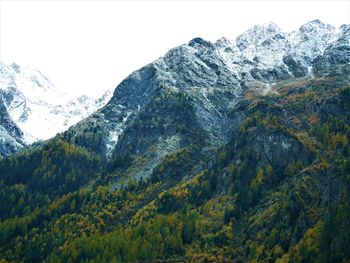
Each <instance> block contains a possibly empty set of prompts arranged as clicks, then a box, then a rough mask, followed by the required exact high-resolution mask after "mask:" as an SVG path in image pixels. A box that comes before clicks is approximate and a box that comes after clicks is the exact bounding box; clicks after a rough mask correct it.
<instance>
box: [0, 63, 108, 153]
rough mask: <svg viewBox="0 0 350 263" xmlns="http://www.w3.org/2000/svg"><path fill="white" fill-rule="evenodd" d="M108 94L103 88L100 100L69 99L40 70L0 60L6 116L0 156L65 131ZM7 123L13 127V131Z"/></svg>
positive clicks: (101, 103) (0, 88)
mask: <svg viewBox="0 0 350 263" xmlns="http://www.w3.org/2000/svg"><path fill="white" fill-rule="evenodd" d="M111 95H112V94H111V92H109V91H106V93H105V94H104V95H103V96H102V97H101V98H99V99H93V98H90V97H88V96H86V95H82V96H80V97H77V98H74V99H69V96H68V94H66V93H64V92H63V91H61V90H59V89H57V88H56V87H55V86H54V84H53V83H52V82H51V81H50V80H49V79H48V78H47V77H46V76H44V75H43V74H42V73H41V72H40V71H38V70H34V69H31V68H21V67H20V66H19V65H17V64H12V65H5V64H3V63H0V101H1V104H2V105H3V106H2V109H1V114H3V116H7V117H6V119H7V122H1V123H0V125H1V126H2V133H3V135H2V137H3V138H6V139H3V140H5V141H6V142H5V143H1V146H0V148H1V155H5V156H6V155H7V154H8V153H11V152H13V151H14V150H17V149H20V148H21V147H23V146H24V145H27V144H31V143H33V142H35V141H38V140H47V139H50V138H52V137H53V136H55V135H56V134H57V133H59V132H63V131H65V130H67V129H68V128H69V127H70V126H71V125H73V124H76V123H77V122H79V121H80V120H82V119H84V118H85V117H87V116H88V115H90V114H91V113H93V112H94V111H96V110H97V109H99V108H101V107H102V106H104V105H105V104H106V103H107V101H108V100H109V99H110V97H111ZM4 118H5V117H4ZM6 123H7V124H6ZM9 123H12V124H11V127H16V128H15V129H16V133H13V129H14V128H11V127H9V126H8V125H9Z"/></svg>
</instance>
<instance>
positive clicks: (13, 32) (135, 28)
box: [0, 0, 350, 96]
mask: <svg viewBox="0 0 350 263" xmlns="http://www.w3.org/2000/svg"><path fill="white" fill-rule="evenodd" d="M317 18H318V19H320V20H321V21H323V22H324V23H329V24H332V25H334V26H336V27H339V26H340V25H342V24H349V23H350V1H349V0H343V1H336V0H332V1H315V0H314V1H302V0H299V1H295V0H294V1H284V0H275V1H263V0H260V1H251V0H245V1H199V0H197V1H167V0H159V1H146V0H142V1H130V0H129V1H82V0H76V1H50V0H47V1H43V0H42V1H30V0H25V1H10V0H0V60H1V61H2V62H5V63H7V64H9V63H12V62H16V63H18V64H19V65H21V66H31V67H34V68H36V69H39V70H40V71H41V72H43V73H44V74H45V75H46V76H48V77H49V78H50V79H51V80H52V81H53V82H54V83H55V85H56V87H58V88H60V89H63V90H65V91H70V92H74V93H75V94H81V93H87V94H89V95H92V96H97V95H100V94H101V93H102V92H103V91H105V90H107V89H114V88H115V87H116V86H117V84H118V83H119V82H120V81H122V80H123V79H124V78H125V77H127V76H128V75H129V74H130V73H131V72H132V71H134V70H136V69H138V68H140V67H142V66H144V65H146V64H148V63H150V62H152V61H153V60H155V59H157V58H158V57H160V56H162V55H164V54H165V53H166V52H167V51H168V50H169V49H170V48H173V47H175V46H177V45H180V44H182V43H185V42H188V41H189V40H191V39H192V38H194V37H197V36H198V37H202V38H204V39H207V40H210V41H213V42H214V41H215V40H217V39H218V38H220V37H222V36H226V37H228V38H232V39H233V38H235V37H236V36H238V35H239V34H241V33H243V32H244V31H245V30H246V29H248V28H249V27H251V26H253V25H255V24H262V23H264V22H270V21H273V22H275V23H276V24H278V25H279V26H280V27H281V28H282V29H284V30H286V31H292V30H296V29H298V28H299V27H300V26H301V25H302V24H304V23H306V22H307V21H310V20H313V19H317Z"/></svg>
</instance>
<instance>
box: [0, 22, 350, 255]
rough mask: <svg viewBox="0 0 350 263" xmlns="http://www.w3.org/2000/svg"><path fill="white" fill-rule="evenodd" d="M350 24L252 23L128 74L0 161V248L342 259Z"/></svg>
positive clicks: (347, 205)
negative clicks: (96, 102) (76, 118)
mask: <svg viewBox="0 0 350 263" xmlns="http://www.w3.org/2000/svg"><path fill="white" fill-rule="evenodd" d="M349 29H350V27H349V25H343V26H341V27H340V28H338V29H336V28H334V27H333V26H331V25H327V24H324V23H322V22H321V21H319V20H314V21H310V22H308V23H306V24H304V25H302V26H301V27H300V28H299V29H298V30H296V31H293V32H283V31H282V30H281V29H280V28H279V27H278V26H277V25H276V24H274V23H268V24H264V25H256V26H253V27H252V28H250V29H248V30H247V31H246V32H244V33H243V34H241V35H240V36H238V37H237V38H236V39H229V38H221V39H219V40H218V41H216V42H215V43H211V42H210V41H206V40H204V39H202V38H194V39H192V40H191V41H189V42H188V43H186V44H183V45H181V46H178V47H175V48H173V49H171V50H169V52H168V53H166V54H165V55H164V56H163V57H160V58H159V59H157V60H156V61H154V62H152V63H150V64H148V65H146V66H144V67H143V68H141V69H139V70H136V71H134V72H133V73H132V74H131V75H129V76H128V77H127V78H126V79H125V80H123V81H122V82H121V83H120V84H119V85H118V86H117V87H116V89H115V91H114V93H113V96H112V98H111V99H110V101H109V102H108V103H107V104H106V105H105V106H103V107H102V108H100V109H99V110H97V111H95V112H94V113H92V114H91V115H90V116H89V117H87V118H85V119H84V120H82V121H80V122H78V123H77V124H75V125H73V126H72V127H70V128H69V129H68V130H66V131H64V132H62V133H60V134H57V135H56V136H55V137H53V138H51V139H50V140H47V141H44V142H41V143H38V144H35V145H33V146H31V147H26V148H25V150H24V151H21V152H18V153H17V154H14V155H12V156H11V157H9V158H3V159H1V160H0V185H1V189H0V197H1V198H0V200H1V201H0V202H1V203H0V204H1V205H0V220H1V221H0V231H1V234H0V259H2V258H3V259H4V260H5V262H7V261H9V262H17V261H18V262H22V261H23V262H173V261H175V262H187V261H188V262H347V261H349V260H350V252H349V249H348V248H349V246H350V232H349V229H350V224H349V220H348V218H349V217H350V195H349V193H350V144H349V139H350V115H349V112H350V103H349V102H350V77H349V76H350V62H349V61H350V35H349V34H350V33H349V32H350V31H349ZM0 103H1V100H0ZM1 105H2V106H1ZM4 105H5V106H4ZM6 107H8V106H7V105H6V101H3V102H2V104H0V111H4V112H5V110H4V109H5V108H6ZM10 117H11V116H10V115H9V114H7V115H4V117H2V119H1V125H2V126H0V128H1V127H4V130H5V129H6V134H9V136H12V138H13V137H14V136H17V137H18V138H22V137H21V136H23V133H22V132H21V130H20V129H19V128H18V126H17V125H16V124H15V123H14V121H12V120H11V118H10ZM1 129H2V128H1ZM4 134H5V133H4ZM17 137H16V138H17ZM4 138H5V136H4ZM6 138H7V137H6ZM4 142H5V143H6V140H5V141H4ZM14 143H17V144H18V145H22V144H23V141H22V140H20V139H19V140H18V141H14ZM1 149H2V148H1ZM1 151H3V150H1Z"/></svg>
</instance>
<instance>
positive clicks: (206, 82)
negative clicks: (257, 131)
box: [72, 20, 350, 156]
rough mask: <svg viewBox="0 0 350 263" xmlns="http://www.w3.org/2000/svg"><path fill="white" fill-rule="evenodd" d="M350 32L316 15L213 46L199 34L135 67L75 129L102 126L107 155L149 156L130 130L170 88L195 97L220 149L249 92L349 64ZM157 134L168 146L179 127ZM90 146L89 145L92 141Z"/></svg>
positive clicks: (201, 121)
mask: <svg viewBox="0 0 350 263" xmlns="http://www.w3.org/2000/svg"><path fill="white" fill-rule="evenodd" d="M349 34H350V31H349V25H343V26H342V27H340V28H339V29H335V28H334V27H333V26H331V25H326V24H324V23H322V22H321V21H319V20H314V21H311V22H308V23H306V24H304V25H302V26H301V27H300V28H299V29H298V30H297V31H293V32H291V33H285V32H283V31H282V30H281V29H280V28H279V27H278V26H277V25H276V24H274V23H269V24H264V25H262V26H254V27H252V28H250V29H249V30H247V31H246V32H244V33H243V34H242V35H240V36H238V37H237V38H236V39H235V40H229V39H227V38H221V39H219V40H218V41H216V42H215V43H211V42H209V41H206V40H203V39H201V38H194V39H193V40H191V41H190V42H189V43H187V44H183V45H181V46H179V47H176V48H173V49H171V50H170V51H169V52H168V53H167V54H165V55H164V57H161V58H159V59H157V60H156V61H154V62H153V63H150V64H149V65H147V66H145V67H143V68H141V69H140V70H137V71H135V72H133V73H132V74H131V75H130V76H129V77H127V78H126V79H125V80H124V81H122V82H121V83H120V84H119V85H118V87H117V88H116V90H115V92H114V94H113V97H112V99H111V100H110V102H109V103H108V104H107V105H106V106H105V107H104V108H102V109H101V110H99V111H97V112H96V113H94V114H93V115H92V116H91V117H89V118H88V119H86V120H84V121H83V122H81V123H80V124H78V125H77V126H75V127H74V128H72V129H73V130H72V133H77V134H82V133H83V131H84V130H89V129H90V130H91V129H92V127H95V129H98V130H99V131H100V132H101V136H100V141H99V143H98V144H99V146H98V151H97V152H99V153H103V154H104V155H107V156H118V155H125V154H131V153H132V154H134V153H135V152H137V153H138V154H141V155H142V154H143V153H144V154H146V152H147V149H145V148H142V149H141V148H140V149H137V146H136V145H139V144H138V143H137V142H138V141H139V140H142V136H139V135H135V133H134V134H132V133H131V134H130V133H128V131H129V129H128V128H127V127H129V126H130V125H131V124H132V123H133V122H137V121H138V118H139V116H140V114H141V113H142V112H143V111H144V109H145V108H146V107H147V105H149V104H152V103H153V100H154V98H155V94H156V90H157V89H158V88H159V87H166V88H167V89H170V90H172V91H174V92H181V91H185V92H186V93H187V94H188V95H189V96H190V97H191V99H192V100H193V102H192V103H193V107H194V108H195V112H196V113H195V119H196V121H197V122H198V124H199V126H200V129H202V130H203V132H204V133H206V134H207V136H208V138H207V141H206V143H208V145H209V146H211V147H217V146H219V145H221V144H222V143H224V142H225V141H226V140H227V136H228V135H229V134H230V133H231V132H232V130H233V128H234V127H235V128H237V127H238V126H239V124H240V122H241V120H242V116H243V115H240V114H239V111H237V112H236V115H235V117H234V119H232V118H230V117H229V115H228V113H229V112H231V111H234V109H235V108H236V105H237V103H238V102H239V101H240V98H241V97H242V95H243V94H244V93H245V92H246V91H247V90H255V91H257V92H258V93H261V94H266V93H268V92H270V91H271V90H273V88H274V85H276V83H277V82H280V81H286V80H289V81H291V80H293V79H298V78H301V77H314V75H315V74H316V75H320V74H324V73H325V72H328V70H329V68H330V67H332V68H333V66H334V65H337V64H344V63H345V64H346V63H347V62H348V61H349ZM152 114H155V115H157V114H160V113H159V112H153V113H152ZM153 136H154V137H156V136H158V137H159V138H158V139H156V140H158V142H159V143H160V144H162V143H161V142H162V141H164V140H167V139H169V138H171V137H172V136H176V132H173V133H172V134H166V135H165V134H161V133H159V134H153ZM78 137H79V136H78ZM78 141H79V140H78ZM95 143H96V141H94V146H96V144H95ZM128 143H132V144H134V145H135V147H136V148H135V149H133V151H132V152H126V148H127V147H125V145H126V144H128ZM83 145H84V146H88V143H87V142H86V140H85V141H84V143H83Z"/></svg>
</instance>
